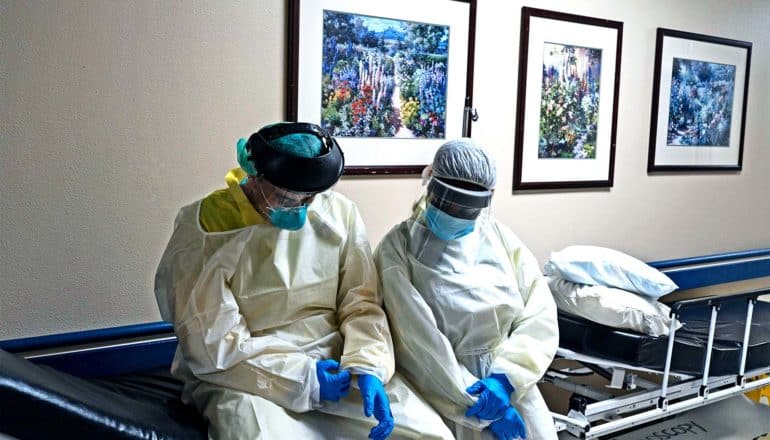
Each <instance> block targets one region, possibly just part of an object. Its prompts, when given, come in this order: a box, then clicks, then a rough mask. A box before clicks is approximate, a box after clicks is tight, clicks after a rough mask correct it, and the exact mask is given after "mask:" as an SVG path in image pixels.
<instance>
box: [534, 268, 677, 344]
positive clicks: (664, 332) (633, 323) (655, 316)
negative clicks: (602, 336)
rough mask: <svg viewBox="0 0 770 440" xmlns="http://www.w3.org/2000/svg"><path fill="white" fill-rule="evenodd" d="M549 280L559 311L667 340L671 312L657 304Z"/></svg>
mask: <svg viewBox="0 0 770 440" xmlns="http://www.w3.org/2000/svg"><path fill="white" fill-rule="evenodd" d="M546 278H547V279H548V286H549V287H550V288H551V292H552V293H553V298H554V301H555V302H556V307H557V308H559V310H562V311H564V312H567V313H570V314H572V315H576V316H580V317H581V318H585V319H588V320H589V321H593V322H597V323H599V324H603V325H606V326H609V327H613V328H617V329H625V330H633V331H635V332H637V333H642V334H645V335H650V336H668V333H669V326H670V325H671V316H670V315H669V312H670V310H671V309H669V307H668V306H667V305H665V304H663V303H659V302H658V301H657V300H654V299H650V298H644V297H641V296H639V295H637V294H635V293H633V292H628V291H625V290H622V289H616V288H613V287H607V286H590V285H586V284H578V283H573V282H571V281H567V280H564V279H561V278H555V277H550V276H549V277H546ZM676 325H677V328H679V327H680V326H681V324H679V323H677V324H676Z"/></svg>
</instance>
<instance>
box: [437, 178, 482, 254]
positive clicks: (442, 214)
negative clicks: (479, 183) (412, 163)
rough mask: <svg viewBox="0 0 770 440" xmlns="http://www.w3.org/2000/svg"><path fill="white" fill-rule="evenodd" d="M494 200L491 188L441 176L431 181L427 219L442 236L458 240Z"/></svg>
mask: <svg viewBox="0 0 770 440" xmlns="http://www.w3.org/2000/svg"><path fill="white" fill-rule="evenodd" d="M491 200H492V191H490V190H476V189H465V188H460V187H459V186H455V185H453V184H451V183H448V182H447V181H446V180H444V179H441V178H436V177H434V178H432V179H431V180H430V182H429V183H428V193H427V196H426V202H427V204H426V209H425V223H426V225H427V226H428V228H429V229H430V230H431V232H432V233H433V234H434V235H436V236H437V237H438V238H440V239H441V240H445V241H446V240H456V239H458V238H460V237H463V236H465V235H468V234H470V233H471V232H473V229H474V226H475V223H476V221H477V220H478V219H479V217H481V216H482V215H485V214H484V213H486V212H488V210H487V209H486V208H488V207H489V204H490V202H491Z"/></svg>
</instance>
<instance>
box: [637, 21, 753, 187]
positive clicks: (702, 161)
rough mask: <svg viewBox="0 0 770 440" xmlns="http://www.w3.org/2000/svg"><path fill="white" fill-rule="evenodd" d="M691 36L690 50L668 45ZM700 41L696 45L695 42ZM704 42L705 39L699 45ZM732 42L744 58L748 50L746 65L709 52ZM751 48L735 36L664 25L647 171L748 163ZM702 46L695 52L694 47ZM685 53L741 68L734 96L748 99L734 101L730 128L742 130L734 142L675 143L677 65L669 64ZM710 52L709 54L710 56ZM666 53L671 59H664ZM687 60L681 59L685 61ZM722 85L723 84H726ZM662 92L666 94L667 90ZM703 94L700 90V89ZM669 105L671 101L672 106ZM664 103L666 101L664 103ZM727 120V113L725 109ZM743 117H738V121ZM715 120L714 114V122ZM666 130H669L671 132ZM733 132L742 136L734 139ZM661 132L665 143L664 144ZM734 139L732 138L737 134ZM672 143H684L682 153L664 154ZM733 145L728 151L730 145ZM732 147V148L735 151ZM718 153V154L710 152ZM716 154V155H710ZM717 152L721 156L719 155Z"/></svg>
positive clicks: (659, 33) (657, 48)
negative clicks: (745, 158)
mask: <svg viewBox="0 0 770 440" xmlns="http://www.w3.org/2000/svg"><path fill="white" fill-rule="evenodd" d="M673 39H681V40H685V41H686V42H687V44H688V46H687V47H688V49H687V50H677V49H676V48H669V47H668V46H667V45H666V44H667V43H669V44H674V42H675V40H673ZM693 43H695V44H693ZM699 43H702V44H699ZM710 45H719V46H728V47H734V48H736V49H735V54H734V55H735V57H736V58H737V59H738V60H740V58H741V57H742V51H745V62H744V63H743V64H737V65H734V66H733V65H730V64H728V63H723V62H720V57H721V56H722V55H721V54H720V55H715V56H714V57H711V56H709V54H708V51H709V48H714V47H715V46H710ZM751 48H752V43H750V42H748V41H739V40H732V39H728V38H721V37H714V36H710V35H704V34H695V33H692V32H684V31H677V30H673V29H664V28H658V30H657V37H656V45H655V71H654V74H653V86H652V111H651V115H650V145H649V152H648V156H647V172H650V173H652V172H659V171H685V172H687V171H740V170H741V169H742V166H743V139H744V134H745V126H746V108H747V102H748V92H749V70H750V67H751ZM695 50H697V51H699V52H698V53H695V54H693V53H692V51H695ZM674 54H676V55H680V56H681V57H682V58H679V60H682V59H683V60H684V61H686V62H690V63H701V64H707V65H710V66H729V67H733V68H734V69H735V70H734V72H733V87H732V94H730V96H731V98H730V99H735V98H736V97H737V98H739V99H741V101H742V102H740V103H738V102H735V101H733V103H732V105H731V106H730V124H729V126H730V128H728V130H739V133H735V132H734V131H730V132H729V134H728V145H726V146H724V145H719V146H709V145H695V146H693V145H692V144H669V141H670V139H669V137H670V136H671V130H672V127H671V126H670V124H671V119H670V118H671V115H670V111H671V110H670V102H671V99H672V98H671V92H672V90H671V83H672V82H673V79H672V78H671V75H672V72H673V70H674V69H673V67H671V69H668V67H669V66H672V64H673V63H674V62H675V60H677V58H676V57H675V56H674ZM699 55H700V58H707V59H700V58H698V59H691V58H684V56H688V57H695V56H699ZM704 55H705V56H704ZM664 58H665V59H664ZM680 63H681V61H680ZM741 70H742V71H744V72H743V73H744V75H743V76H742V77H741V78H739V73H741ZM739 80H740V81H742V82H743V84H742V85H743V87H741V88H740V90H738V89H739V87H738V85H739V84H740V82H738V81H739ZM661 87H664V90H661ZM720 88H721V87H720ZM661 92H662V93H664V94H666V95H661ZM696 93H698V92H696ZM666 104H668V105H666ZM664 105H665V107H663V108H661V106H664ZM735 109H739V110H740V115H739V117H738V118H733V116H735V111H734V110H735ZM661 118H665V121H668V123H667V124H666V125H665V128H662V127H661V126H660V122H661ZM720 119H721V114H720ZM736 119H737V120H736ZM713 120H714V119H712V121H713ZM736 122H739V124H740V126H739V128H736V127H735V126H734V125H733V124H735V123H736ZM661 130H666V132H665V133H663V132H661ZM733 135H735V136H736V137H735V138H733ZM661 136H662V137H663V138H664V140H665V142H664V143H663V144H662V145H661V144H660V140H661ZM731 138H732V139H731ZM667 147H683V148H678V150H679V151H678V152H677V153H680V154H677V155H676V156H674V155H669V157H663V156H664V155H666V154H664V152H665V151H666V150H667ZM725 147H726V148H727V150H725V149H724V148H725ZM731 149H732V151H730V150H731ZM709 152H713V153H714V154H713V155H710V154H706V153H709ZM704 156H711V157H704ZM714 156H716V157H714Z"/></svg>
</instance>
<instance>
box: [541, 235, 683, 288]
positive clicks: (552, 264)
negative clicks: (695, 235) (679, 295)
mask: <svg viewBox="0 0 770 440" xmlns="http://www.w3.org/2000/svg"><path fill="white" fill-rule="evenodd" d="M545 273H546V274H547V275H550V276H554V277H557V278H564V279H565V280H569V281H572V282H575V283H580V284H591V285H595V286H608V287H617V288H618V289H623V290H627V291H629V292H636V293H638V294H640V295H644V296H647V297H650V298H653V299H658V298H660V297H661V296H663V295H666V294H669V293H671V292H673V291H674V290H676V289H677V288H678V287H677V285H676V284H674V282H673V281H671V278H669V277H667V276H666V275H665V274H664V273H663V272H661V271H659V270H657V269H655V268H654V267H651V266H648V265H647V264H645V263H644V262H642V261H640V260H637V259H636V258H634V257H632V256H630V255H626V254H624V253H622V252H620V251H616V250H613V249H608V248H603V247H599V246H569V247H567V248H565V249H563V250H561V251H559V252H552V253H551V259H550V260H548V262H546V263H545Z"/></svg>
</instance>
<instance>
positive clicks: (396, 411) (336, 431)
mask: <svg viewBox="0 0 770 440" xmlns="http://www.w3.org/2000/svg"><path fill="white" fill-rule="evenodd" d="M242 177H243V175H242V173H240V172H231V173H230V174H229V175H228V178H227V182H228V185H229V189H228V190H227V191H229V192H230V195H231V198H232V200H233V201H234V202H235V205H236V207H235V208H233V207H232V205H233V204H232V203H230V204H229V206H230V208H229V209H228V208H227V207H226V206H225V207H222V217H223V218H225V220H223V221H221V222H219V223H218V224H219V225H220V226H221V225H227V224H230V225H232V224H233V223H236V224H237V223H238V220H237V216H238V214H240V215H241V220H242V221H243V222H244V223H245V224H249V223H256V224H251V225H249V226H246V227H242V228H238V229H234V230H227V231H222V232H206V231H205V230H204V229H203V228H202V227H201V225H200V221H199V219H200V218H201V212H200V210H201V205H202V203H201V201H198V202H196V203H193V204H191V205H189V206H186V207H184V208H182V209H181V211H180V212H179V214H178V216H177V218H176V221H175V223H174V232H173V235H172V237H171V240H170V242H169V244H168V246H167V248H166V251H165V253H164V255H163V257H162V259H161V262H160V265H159V267H158V271H157V274H156V279H155V293H156V297H157V300H158V305H159V308H160V310H161V315H162V316H163V318H164V319H166V320H168V321H170V322H173V323H174V328H175V331H176V334H177V336H178V338H179V346H178V348H177V352H176V355H175V357H174V362H173V364H172V367H171V369H172V373H173V374H174V375H175V376H176V377H178V378H180V379H181V380H183V381H184V382H185V388H184V392H183V396H182V397H183V400H184V401H186V402H192V403H193V404H194V405H195V406H196V407H197V408H198V410H199V411H200V412H201V413H202V414H203V415H204V416H205V418H206V419H207V420H208V421H209V423H210V431H209V434H210V437H212V438H216V439H223V438H241V439H243V438H248V439H253V438H266V439H278V438H281V439H282V438H311V439H314V438H359V439H363V438H366V436H367V434H368V432H369V429H370V428H371V427H372V426H374V425H376V423H377V421H376V420H375V419H374V418H366V417H365V416H364V414H363V406H362V404H361V398H360V393H359V391H358V390H354V389H351V391H350V394H349V395H348V397H347V398H345V399H343V400H342V401H340V402H336V403H332V402H327V401H319V384H318V380H317V377H316V369H315V363H316V361H317V360H318V359H324V358H334V359H338V360H340V363H341V368H344V369H348V370H350V371H351V373H353V374H363V373H369V374H373V375H375V376H377V377H379V378H380V380H382V381H383V383H386V384H387V386H386V391H387V392H388V395H389V397H390V400H391V408H392V411H393V416H394V419H395V423H396V428H395V430H394V432H393V438H399V437H401V438H450V437H451V433H450V432H449V430H448V428H447V427H446V426H445V425H444V424H443V423H442V421H441V418H440V416H439V415H438V414H436V413H435V411H433V410H432V409H431V408H430V406H429V405H427V404H426V403H425V402H424V401H423V400H422V399H421V398H420V397H418V396H417V395H416V394H415V393H414V391H413V390H412V389H411V388H410V387H409V385H408V384H407V383H406V382H405V381H403V380H402V379H401V378H399V377H398V376H397V375H396V376H395V377H394V376H393V373H394V359H393V349H392V343H391V339H390V331H389V328H388V323H387V320H386V317H385V314H384V312H383V310H382V308H381V304H382V299H381V296H380V295H379V294H378V290H377V276H376V270H375V268H374V265H373V262H372V257H371V250H370V247H369V243H368V240H367V236H366V232H365V229H364V225H363V223H362V221H361V218H360V216H359V214H358V212H357V210H356V208H355V206H354V205H353V204H352V203H351V202H350V201H349V200H347V199H346V198H344V197H343V196H341V195H339V194H337V193H334V192H332V191H327V192H324V193H321V194H319V195H318V196H317V197H316V199H315V201H314V202H313V203H312V204H311V206H310V207H309V209H308V216H307V222H306V224H305V225H304V226H303V227H302V228H301V229H300V230H297V231H288V230H282V229H279V228H276V227H274V226H272V225H270V224H266V223H262V221H260V220H259V219H260V217H259V215H258V214H257V213H256V211H255V210H254V208H253V207H252V206H251V205H250V204H249V203H248V200H247V199H246V197H245V195H244V194H243V192H242V191H241V189H240V187H239V186H238V181H239V180H240V179H241V178H242ZM214 199H217V198H216V197H214V198H209V199H208V201H207V202H206V205H207V207H206V209H207V211H206V212H205V213H204V214H205V215H204V216H203V218H204V219H205V220H206V222H204V223H207V224H212V218H211V212H212V211H211V209H210V208H211V201H212V200H214ZM219 199H220V201H221V199H222V198H221V197H220V198H219ZM204 200H206V199H204ZM225 205H228V204H227V203H225ZM249 210H251V211H249ZM234 218H235V220H234ZM213 223H216V222H213ZM354 382H355V381H354ZM314 410H318V411H314Z"/></svg>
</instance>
